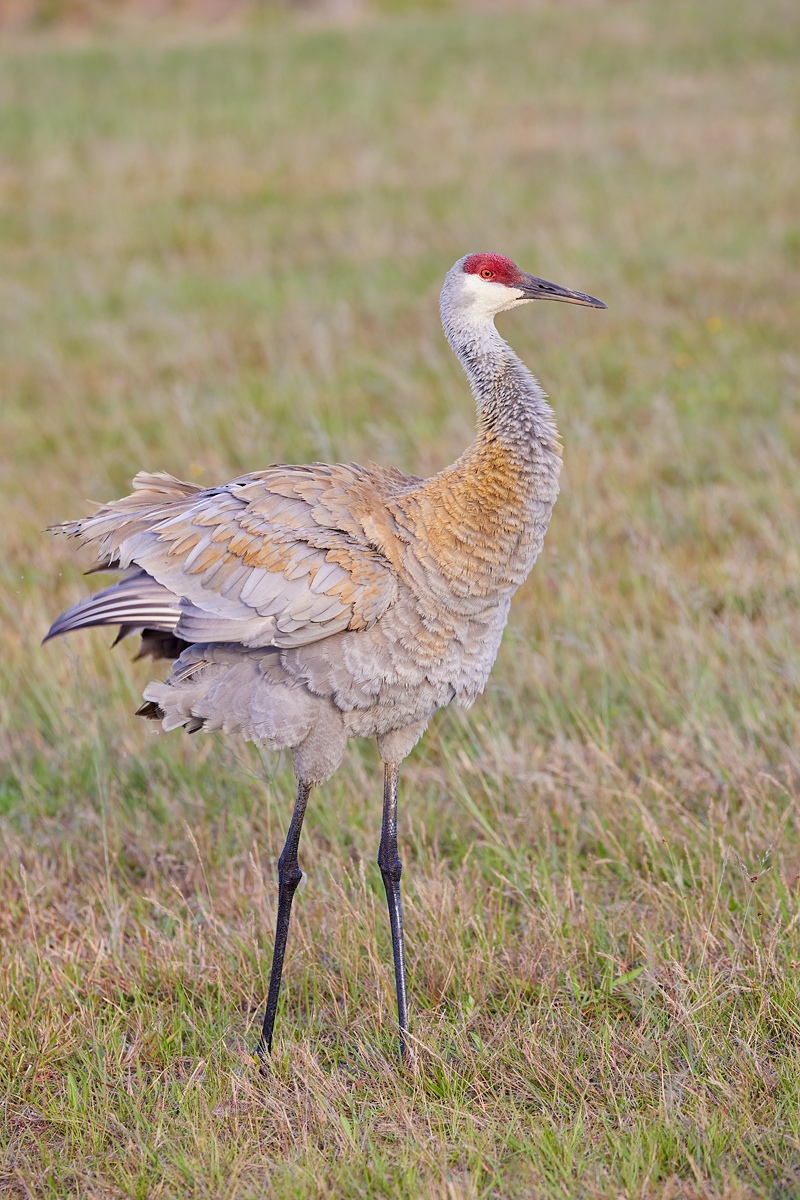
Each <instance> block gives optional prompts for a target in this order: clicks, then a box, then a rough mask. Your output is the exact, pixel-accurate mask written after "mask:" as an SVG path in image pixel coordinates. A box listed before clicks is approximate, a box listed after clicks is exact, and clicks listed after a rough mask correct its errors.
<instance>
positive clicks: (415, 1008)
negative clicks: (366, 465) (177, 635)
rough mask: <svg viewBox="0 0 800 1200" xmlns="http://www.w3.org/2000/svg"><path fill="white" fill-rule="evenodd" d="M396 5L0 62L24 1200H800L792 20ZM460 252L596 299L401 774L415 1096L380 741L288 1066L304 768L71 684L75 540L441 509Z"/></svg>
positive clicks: (542, 341) (6, 1075)
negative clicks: (509, 543)
mask: <svg viewBox="0 0 800 1200" xmlns="http://www.w3.org/2000/svg"><path fill="white" fill-rule="evenodd" d="M391 7H392V6H391V5H387V6H385V8H386V9H387V11H384V12H383V13H382V14H381V13H376V12H373V13H370V12H369V11H368V9H367V6H361V9H360V10H359V12H356V10H355V8H354V9H353V11H352V12H351V13H350V15H349V16H347V18H346V19H345V18H344V17H342V19H341V21H339V20H338V19H337V18H336V17H335V14H334V15H331V13H320V14H317V15H315V14H314V13H313V12H301V13H299V15H295V14H292V13H288V12H284V13H283V14H266V15H265V14H262V15H261V16H260V17H259V18H258V20H256V19H255V18H253V19H251V18H247V19H245V18H242V19H241V20H240V21H238V23H237V21H236V20H231V21H230V22H228V23H222V24H214V23H212V24H210V25H209V24H205V25H202V24H197V23H189V24H185V25H181V24H180V23H178V24H172V25H165V26H164V28H163V29H161V28H160V27H159V30H158V31H157V32H156V33H154V32H153V30H152V29H148V28H145V27H138V28H137V27H136V25H135V24H134V25H133V26H131V25H130V24H126V25H125V26H124V29H121V28H115V27H114V26H113V25H110V26H109V27H108V28H106V27H100V28H96V27H94V26H92V25H91V24H90V25H89V26H85V27H71V28H69V29H67V30H65V29H64V28H62V27H61V26H59V25H58V24H57V23H56V25H55V26H53V27H48V28H45V29H44V30H40V31H39V32H35V31H34V32H30V31H28V32H25V31H17V32H16V33H14V34H13V35H9V36H8V37H7V38H6V39H5V41H4V44H3V46H2V49H0V390H1V392H2V406H1V407H0V438H1V439H2V454H1V455H0V461H1V462H2V465H1V466H0V487H2V491H3V501H4V508H3V514H4V519H3V522H2V546H0V588H1V589H2V590H1V591H0V613H1V614H2V628H1V630H0V638H1V639H2V646H1V654H0V663H1V665H0V671H2V691H3V696H4V701H3V708H2V717H1V720H0V738H2V765H1V766H0V811H1V812H2V817H1V818H0V954H1V956H2V972H0V1030H1V1031H2V1038H3V1053H2V1056H0V1083H1V1086H2V1100H3V1109H2V1120H3V1134H2V1139H1V1141H0V1185H1V1186H2V1192H3V1195H8V1196H18V1197H33V1196H36V1197H38V1196H49V1197H62V1196H68V1195H69V1196H73V1195H74V1196H81V1197H84V1196H85V1197H91V1198H93V1200H106V1198H112V1197H123V1196H132V1197H141V1198H142V1200H145V1198H148V1200H149V1198H151V1197H158V1196H163V1197H172V1196H193V1197H209V1198H211V1197H214V1198H216V1197H220V1198H222V1197H225V1198H226V1200H228V1198H230V1200H249V1198H251V1197H252V1198H254V1200H255V1198H256V1197H265V1196H268V1197H280V1198H284V1197H286V1198H290V1197H298V1198H299V1197H305V1196H311V1195H313V1196H330V1197H337V1198H338V1197H408V1198H409V1200H412V1198H417V1197H431V1198H439V1197H441V1198H442V1200H469V1198H472V1197H493V1198H497V1200H510V1198H517V1197H519V1198H522V1197H537V1198H538V1197H551V1196H552V1197H556V1196H558V1197H585V1198H588V1200H592V1198H594V1197H606V1196H608V1197H614V1198H617V1197H626V1198H630V1200H633V1198H642V1200H651V1198H656V1197H659V1198H660V1197H665V1198H673V1200H692V1198H697V1200H699V1198H701V1197H702V1198H707V1197H719V1198H725V1200H745V1198H751V1197H768V1196H769V1197H787V1198H788V1197H793V1196H797V1195H798V1194H800V1103H799V1101H800V1002H799V1001H800V996H799V995H798V990H799V989H798V969H799V968H800V961H799V960H800V936H799V933H800V903H799V900H800V898H799V894H798V877H799V876H800V820H799V819H798V808H797V797H798V787H799V786H800V755H799V754H798V690H799V689H800V607H799V602H800V576H799V568H800V542H799V540H798V530H800V472H798V469H797V457H798V451H800V406H799V405H798V401H799V400H800V351H799V350H798V341H797V329H798V325H799V324H800V292H798V288H797V274H798V268H799V267H800V165H799V164H798V156H797V134H798V113H800V76H798V72H797V60H798V54H800V21H798V12H797V8H796V5H795V4H794V3H793V2H791V0H762V2H761V3H760V4H758V5H755V4H749V3H745V2H744V0H728V3H726V4H725V5H721V4H716V5H714V4H703V3H701V2H700V0H692V2H689V0H674V2H673V3H671V4H670V5H664V4H662V3H661V2H660V0H640V2H636V3H632V2H630V0H606V2H604V3H601V2H599V0H574V2H573V3H570V4H569V5H567V4H563V3H559V0H539V2H538V3H532V2H531V3H523V2H520V3H504V4H503V5H499V4H498V5H496V6H494V5H492V4H489V3H488V2H487V3H486V4H483V5H480V4H477V3H476V4H473V5H472V7H471V9H470V10H469V11H468V10H467V7H466V6H459V5H453V4H451V5H449V6H446V5H445V6H442V9H441V11H424V10H423V9H422V8H421V7H416V8H415V6H414V5H413V4H406V5H405V6H395V7H397V8H398V9H399V8H401V7H405V9H406V10H407V11H405V12H400V11H397V12H392V11H388V10H389V9H391ZM475 250H493V251H498V252H500V253H503V254H508V255H511V256H512V257H513V258H515V259H516V260H517V261H518V262H519V264H520V265H521V266H522V267H523V269H525V270H530V271H533V272H535V273H537V274H540V275H543V276H545V277H546V278H549V279H553V280H555V281H556V282H558V283H561V284H564V285H567V286H570V287H575V288H579V289H581V290H584V291H588V292H590V293H591V294H593V295H597V296H599V297H600V298H601V299H603V300H604V301H606V303H607V304H608V306H609V307H608V311H607V312H602V313H598V312H587V311H585V310H581V309H573V308H568V307H566V306H563V305H555V304H551V305H545V304H542V305H537V306H529V307H527V308H525V309H523V310H521V311H519V312H516V313H514V314H511V315H509V316H507V317H505V318H502V319H501V326H502V331H503V333H504V334H505V336H507V337H508V338H509V340H510V341H511V343H512V344H513V345H514V347H515V348H516V349H517V350H518V352H519V353H520V354H521V356H522V357H523V358H524V359H525V361H526V362H527V363H528V364H529V365H530V366H531V367H532V368H533V369H534V371H535V372H536V373H537V375H538V376H539V378H540V379H541V381H542V383H543V385H544V386H545V387H546V389H547V390H548V392H550V394H551V396H552V401H553V404H554V407H555V409H556V411H557V415H558V420H559V425H560V428H561V431H562V435H563V440H564V446H565V467H564V476H563V491H562V495H561V498H560V500H559V502H558V504H557V506H556V510H555V515H554V518H553V522H552V525H551V528H550V532H549V535H548V539H547V542H546V546H545V551H544V553H543V555H542V557H541V559H540V561H539V563H538V564H537V566H536V568H535V569H534V572H533V574H532V576H531V578H530V580H529V581H528V582H527V583H526V584H525V586H524V587H523V588H522V589H521V591H520V592H519V594H518V595H517V597H516V599H515V602H514V605H513V608H512V617H511V622H510V625H509V628H508V631H507V633H506V637H505V640H504V643H503V647H502V650H501V654H500V657H499V660H498V663H497V666H496V668H495V671H494V674H493V675H492V678H491V681H490V684H489V686H488V688H487V691H486V694H485V695H484V697H483V698H482V699H481V700H480V701H479V703H478V704H477V705H476V706H475V708H474V709H473V710H472V711H471V712H469V713H463V712H457V711H452V712H450V711H448V712H445V713H442V714H440V715H439V716H438V717H437V718H436V720H435V721H434V722H433V724H432V726H431V728H430V730H429V732H428V734H427V737H426V738H425V740H424V742H423V743H422V744H421V745H420V746H419V747H418V749H417V750H416V751H415V752H414V754H413V756H412V757H411V758H410V759H409V760H408V762H407V764H406V766H405V768H404V772H403V777H402V782H401V801H400V803H401V808H400V815H401V850H402V855H403V859H404V864H405V873H404V880H403V885H404V892H405V905H406V916H407V943H408V954H409V977H410V997H411V1006H412V1033H413V1045H414V1048H415V1056H414V1061H413V1062H412V1063H411V1064H410V1065H409V1066H408V1067H407V1068H406V1069H402V1070H401V1069H399V1068H398V1066H397V1064H396V1062H395V1060H394V1053H395V1029H394V996H393V981H392V973H391V967H390V943H389V931H388V921H387V919H386V915H385V905H384V899H383V894H382V888H381V882H380V875H379V873H378V869H377V866H376V864H375V856H376V853H377V845H378V834H379V826H380V797H381V781H380V774H379V763H378V761H377V755H376V753H375V750H374V747H372V746H370V745H367V744H354V745H353V746H352V748H351V751H350V752H349V754H348V757H347V759H346V762H345V764H344V766H343V767H342V769H341V770H340V771H339V773H338V775H337V776H336V777H335V778H334V780H332V781H331V783H330V784H328V785H326V787H325V788H323V789H321V790H320V791H318V792H316V793H314V795H313V797H312V803H311V805H310V809H309V815H308V818H307V821H306V829H305V833H304V838H303V842H302V844H301V863H302V865H303V866H304V868H305V870H306V872H307V875H308V879H307V882H306V886H305V888H304V890H303V891H302V892H301V893H300V895H299V898H298V900H297V901H296V904H295V918H294V923H293V927H292V931H291V934H290V942H289V951H288V956H287V965H286V971H285V976H284V979H285V988H284V992H283V996H282V1002H281V1008H280V1011H279V1015H278V1026H277V1040H276V1052H275V1056H274V1060H273V1065H272V1067H271V1069H270V1071H269V1073H267V1074H260V1073H259V1071H258V1068H257V1066H256V1065H255V1063H254V1060H253V1058H252V1049H253V1046H254V1044H255V1040H256V1035H257V1030H258V1023H259V1015H260V1012H261V1009H262V1005H263V1001H264V997H265V994H266V985H267V972H268V965H269V958H270V954H271V947H272V927H273V921H274V916H275V903H276V878H275V862H276V858H277V855H278V853H279V850H280V847H281V844H282V840H283V836H284V832H285V829H286V826H287V823H288V819H289V815H290V811H291V802H292V793H293V782H292V777H291V772H290V769H289V764H288V763H287V762H286V761H284V760H282V759H272V758H269V757H265V756H262V755H259V754H258V753H257V752H256V751H254V750H253V749H252V748H251V747H247V746H244V745H241V744H237V743H236V742H234V741H232V740H229V739H227V738H223V737H218V736H216V735H215V736H211V737H206V738H203V737H201V736H198V737H197V738H191V739H190V738H188V737H186V736H184V735H181V734H172V735H164V734H159V733H157V732H155V731H154V730H153V728H152V726H150V725H149V724H147V723H145V722H142V721H139V720H137V719H135V718H134V716H133V711H134V710H135V708H136V707H137V704H138V702H139V695H140V692H141V690H142V687H143V686H144V685H145V683H146V682H147V680H148V679H149V678H150V677H151V675H152V670H153V669H152V667H150V666H148V665H147V664H144V665H143V664H141V663H137V664H133V665H132V664H131V662H130V657H131V650H130V649H129V645H130V644H126V645H123V646H121V647H118V648H117V649H116V650H115V651H114V652H113V653H111V652H110V651H109V649H108V645H109V642H110V640H111V638H110V636H109V635H108V634H107V633H103V632H94V633H84V634H80V635H75V636H73V637H72V638H70V639H69V640H68V641H63V642H57V643H51V644H48V645H47V646H46V647H44V648H41V647H40V640H41V638H42V636H43V634H44V633H45V631H46V629H47V627H48V625H49V623H50V621H51V619H52V618H53V617H54V616H55V615H56V614H57V613H58V612H59V611H60V610H61V609H62V608H64V607H66V606H67V605H68V604H70V603H72V602H73V601H74V600H76V599H77V598H78V597H79V596H81V595H83V594H84V593H85V591H86V589H87V588H88V587H90V586H93V581H92V580H91V579H89V580H87V579H85V578H84V577H83V575H82V574H81V572H82V570H83V569H84V567H85V566H86V564H85V563H83V562H82V560H81V559H80V557H79V555H78V554H77V553H76V550H75V547H74V545H73V544H70V543H68V542H66V541H65V540H63V539H54V538H52V537H51V536H50V535H48V534H46V533H45V532H44V530H45V527H46V526H47V525H48V524H51V523H52V522H54V521H57V520H59V519H63V518H67V517H74V516H78V515H80V514H81V513H83V512H85V511H86V509H87V503H86V500H87V498H88V499H90V500H104V499H107V498H109V497H112V496H115V495H119V494H120V493H122V492H124V491H125V490H127V485H128V482H129V480H130V478H131V476H132V475H133V474H134V473H135V471H136V470H137V469H139V468H140V467H146V468H148V469H165V470H168V471H171V472H173V473H175V474H177V475H180V476H185V477H187V478H190V479H192V480H195V481H205V482H208V483H212V482H215V481H223V480H225V479H228V478H230V477H231V476H232V475H235V474H237V473H240V472H242V471H245V470H250V469H256V468H258V467H260V466H264V465H266V464H268V463H269V462H273V461H281V460H283V461H307V460H309V459H314V458H320V459H335V460H345V461H348V460H351V459H354V460H356V461H359V460H360V461H364V460H368V459H374V460H377V461H380V462H385V463H394V464H396V465H397V466H399V467H401V468H403V469H405V470H411V471H414V472H416V473H427V472H432V471H434V470H436V469H438V468H439V467H440V466H442V465H444V464H445V463H447V462H448V461H450V460H451V459H453V458H454V457H455V456H456V455H457V454H458V453H459V452H460V450H461V449H462V448H463V446H464V445H465V444H466V442H467V441H468V440H469V438H470V437H471V430H472V421H473V411H472V403H471V398H470V396H469V392H468V388H467V386H466V383H465V381H464V379H463V377H462V375H461V373H460V369H459V367H458V364H457V362H456V361H455V359H454V358H453V357H452V354H451V353H450V351H449V349H448V347H447V345H446V343H445V341H444V338H443V337H442V334H441V331H440V329H439V325H438V316H437V295H438V289H439V287H440V284H441V280H442V277H443V275H444V272H445V270H446V269H447V268H448V267H449V266H450V265H451V263H452V262H453V261H454V260H455V259H456V258H457V257H459V256H460V255H462V254H464V253H466V252H468V251H475Z"/></svg>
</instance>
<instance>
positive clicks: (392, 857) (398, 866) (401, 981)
mask: <svg viewBox="0 0 800 1200" xmlns="http://www.w3.org/2000/svg"><path fill="white" fill-rule="evenodd" d="M397 780H398V768H397V766H396V765H395V764H393V763H385V764H384V777H383V824H382V825H381V845H380V849H379V850H378V866H379V867H380V869H381V875H382V876H383V886H384V887H385V888H386V902H387V904H388V905H389V921H390V923H391V926H392V951H393V953H394V981H395V986H396V988H397V1017H398V1020H399V1023H400V1058H401V1060H403V1059H405V1056H406V1034H407V1033H408V997H407V996H406V952H405V946H404V944H403V906H402V904H401V902H400V876H401V875H402V873H403V864H402V863H401V862H400V855H399V854H398V852H397Z"/></svg>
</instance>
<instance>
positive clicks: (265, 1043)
mask: <svg viewBox="0 0 800 1200" xmlns="http://www.w3.org/2000/svg"><path fill="white" fill-rule="evenodd" d="M310 791H311V784H310V783H303V781H302V779H301V780H300V782H299V784H298V785H297V799H296V801H295V805H294V812H293V813H292V820H291V824H290V825H289V832H288V833H287V835H286V843H285V845H284V847H283V850H281V856H280V858H279V859H278V920H277V922H276V924H275V949H274V950H273V952H272V971H271V972H270V976H269V994H268V996H267V1010H266V1012H265V1013H264V1027H263V1029H262V1030H261V1037H260V1039H259V1042H258V1046H257V1053H258V1055H259V1057H261V1058H264V1057H266V1056H267V1055H268V1054H269V1052H270V1051H271V1049H272V1031H273V1029H274V1027H275V1013H276V1012H277V1011H278V992H279V991H280V988H281V975H282V973H283V956H284V954H285V953H286V938H287V936H288V934H289V918H290V917H291V915H292V901H293V900H294V894H295V892H296V891H297V885H298V884H299V883H300V880H301V879H302V878H303V872H302V871H301V870H300V864H299V862H298V861H297V848H298V846H299V845H300V832H301V830H302V828H303V818H304V816H305V815H306V804H307V803H308V797H309V793H310Z"/></svg>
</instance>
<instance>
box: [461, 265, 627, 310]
mask: <svg viewBox="0 0 800 1200" xmlns="http://www.w3.org/2000/svg"><path fill="white" fill-rule="evenodd" d="M530 300H560V301H561V302H562V303H563V304H582V305H584V307H586V308H605V307H606V306H605V304H603V301H602V300H595V298H594V296H586V295H584V293H583V292H573V291H570V290H569V288H563V287H559V285H558V284H557V283H548V282H547V280H546V279H538V278H537V277H536V276H535V275H527V274H526V273H525V272H524V271H520V269H519V267H518V266H517V265H516V264H515V263H513V262H512V261H511V259H510V258H504V257H503V255H502V254H467V255H465V257H464V258H460V259H459V260H458V262H457V263H456V264H455V265H454V266H452V267H451V268H450V270H449V271H448V272H447V276H446V278H445V281H444V287H443V288H442V312H443V313H444V311H445V309H447V310H449V311H450V312H453V310H456V311H461V312H463V313H466V312H469V313H470V315H471V316H474V317H477V318H480V317H488V318H491V317H493V316H495V314H496V313H500V312H505V311H506V309H509V308H516V307H517V305H519V304H527V303H528V301H530Z"/></svg>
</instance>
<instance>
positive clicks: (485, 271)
mask: <svg viewBox="0 0 800 1200" xmlns="http://www.w3.org/2000/svg"><path fill="white" fill-rule="evenodd" d="M493 275H494V271H490V270H489V268H488V267H484V268H483V270H482V271H481V279H491V278H492V276H493Z"/></svg>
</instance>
